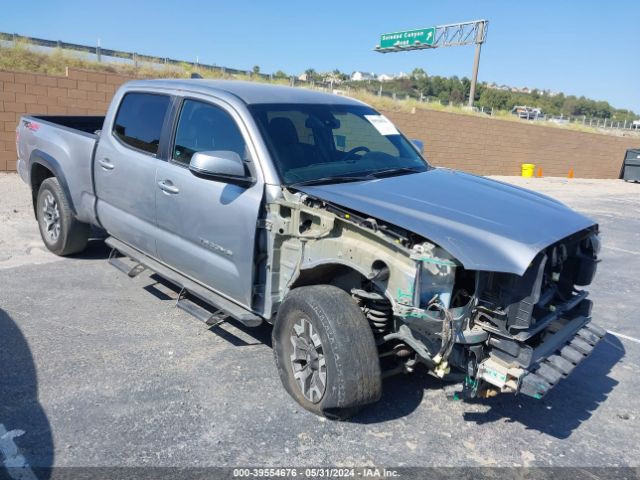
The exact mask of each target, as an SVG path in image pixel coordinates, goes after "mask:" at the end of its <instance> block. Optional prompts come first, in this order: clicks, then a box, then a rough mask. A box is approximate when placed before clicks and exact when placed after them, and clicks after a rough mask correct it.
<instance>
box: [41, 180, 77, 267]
mask: <svg viewBox="0 0 640 480" xmlns="http://www.w3.org/2000/svg"><path fill="white" fill-rule="evenodd" d="M36 215H37V217H38V226H39V227H40V236H41V237H42V241H43V242H44V244H45V246H46V247H47V248H48V249H49V250H50V251H51V252H53V253H55V254H56V255H60V256H64V255H71V254H72V253H79V252H81V251H83V250H84V249H85V247H86V246H87V242H88V240H89V225H88V224H86V223H82V222H79V221H78V220H77V219H76V218H75V216H74V215H73V211H72V210H71V207H70V206H69V202H68V201H67V197H66V196H65V194H64V192H63V191H62V188H61V187H60V183H59V182H58V179H57V178H55V177H51V178H47V179H46V180H45V181H44V182H42V185H40V190H38V198H37V200H36Z"/></svg>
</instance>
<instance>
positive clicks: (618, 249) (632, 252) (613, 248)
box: [602, 245, 640, 255]
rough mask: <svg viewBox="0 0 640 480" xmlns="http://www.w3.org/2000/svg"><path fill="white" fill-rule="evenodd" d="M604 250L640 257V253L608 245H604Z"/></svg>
mask: <svg viewBox="0 0 640 480" xmlns="http://www.w3.org/2000/svg"><path fill="white" fill-rule="evenodd" d="M602 248H606V249H607V250H613V251H614V252H622V253H629V254H631V255H640V252H635V251H633V250H627V249H626V248H619V247H610V246H608V245H603V246H602Z"/></svg>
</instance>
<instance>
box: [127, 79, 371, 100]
mask: <svg viewBox="0 0 640 480" xmlns="http://www.w3.org/2000/svg"><path fill="white" fill-rule="evenodd" d="M126 85H127V86H129V87H140V88H145V87H147V88H154V87H155V88H168V89H176V90H183V91H191V92H198V93H204V94H207V93H214V92H225V93H228V94H231V95H234V96H236V97H238V98H239V99H241V100H242V101H243V102H244V103H246V104H249V105H250V104H257V103H319V104H331V105H363V103H362V102H359V101H358V100H354V99H353V98H349V97H343V96H339V95H333V94H331V93H324V92H318V91H315V90H309V89H307V88H300V87H285V86H282V85H270V84H266V83H258V82H244V81H240V80H201V79H168V80H167V79H159V80H134V81H131V82H128V83H127V84H126Z"/></svg>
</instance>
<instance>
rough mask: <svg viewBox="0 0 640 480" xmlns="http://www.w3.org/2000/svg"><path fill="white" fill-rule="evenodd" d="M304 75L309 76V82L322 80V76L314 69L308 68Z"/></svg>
mask: <svg viewBox="0 0 640 480" xmlns="http://www.w3.org/2000/svg"><path fill="white" fill-rule="evenodd" d="M304 73H305V75H306V76H307V82H313V81H317V80H319V79H320V75H319V74H318V72H316V71H315V69H313V68H307V69H306V70H305V71H304Z"/></svg>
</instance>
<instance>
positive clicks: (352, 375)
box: [273, 285, 382, 419]
mask: <svg viewBox="0 0 640 480" xmlns="http://www.w3.org/2000/svg"><path fill="white" fill-rule="evenodd" d="M305 321H306V322H308V323H309V324H311V326H312V328H313V330H312V331H313V332H314V333H317V334H318V335H319V339H320V341H321V347H320V348H316V347H314V345H311V347H312V348H311V350H315V351H316V354H317V352H322V356H323V358H324V362H323V363H324V367H325V373H326V375H325V377H324V387H325V388H324V391H323V394H322V396H321V397H320V398H318V391H317V390H316V391H315V392H311V394H310V396H311V397H312V398H308V396H305V393H304V391H303V387H302V386H301V385H300V384H299V383H298V381H297V380H296V378H295V375H294V361H293V360H292V358H291V357H292V354H293V353H294V347H293V340H292V337H293V335H296V330H294V326H295V327H296V328H297V329H298V331H299V329H300V328H302V327H301V325H307V324H306V323H304V322H305ZM295 338H296V341H298V340H299V339H300V338H301V337H297V336H296V337H295ZM308 344H309V343H307V345H308ZM300 351H304V349H298V352H300ZM273 352H274V356H275V360H276V366H277V368H278V373H279V374H280V379H281V380H282V384H283V385H284V388H285V389H286V390H287V392H289V394H290V395H291V396H292V397H293V398H294V399H295V400H296V401H297V402H298V403H299V404H300V405H302V406H303V407H304V408H305V409H307V410H309V411H310V412H313V413H315V414H317V415H323V416H325V417H328V418H333V419H345V418H347V417H349V416H351V415H353V414H354V413H355V412H356V411H358V410H359V409H360V408H361V407H362V406H364V405H367V404H369V403H373V402H376V401H378V400H379V399H380V396H381V394H382V378H381V375H380V361H379V358H378V350H377V348H376V344H375V340H374V338H373V333H372V331H371V328H370V327H369V324H368V322H367V320H366V318H365V317H364V315H363V313H362V311H361V310H360V308H359V307H358V305H357V304H356V303H355V302H354V300H353V299H352V298H351V297H350V296H349V295H348V294H347V293H346V292H345V291H343V290H340V289H339V288H337V287H334V286H332V285H317V286H310V287H300V288H297V289H295V290H292V291H291V292H289V294H288V295H287V296H286V298H285V299H284V302H283V303H282V305H281V306H280V309H279V311H278V316H277V318H276V322H275V325H274V327H273ZM306 358H307V360H306V361H307V362H313V360H309V355H308V354H307V357H306ZM303 363H305V360H301V361H298V363H296V364H295V365H296V367H295V368H298V369H299V368H300V365H301V364H303ZM309 365H312V363H309ZM309 365H308V366H309ZM308 366H307V367H305V368H308ZM315 372H317V373H315ZM315 372H314V374H316V375H317V376H316V379H318V378H320V377H319V375H320V372H321V369H318V370H316V371H315ZM310 383H312V384H314V385H320V384H321V383H322V380H318V381H317V382H315V381H314V379H313V378H312V380H311V381H310ZM318 390H319V389H318ZM314 394H315V396H314Z"/></svg>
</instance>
